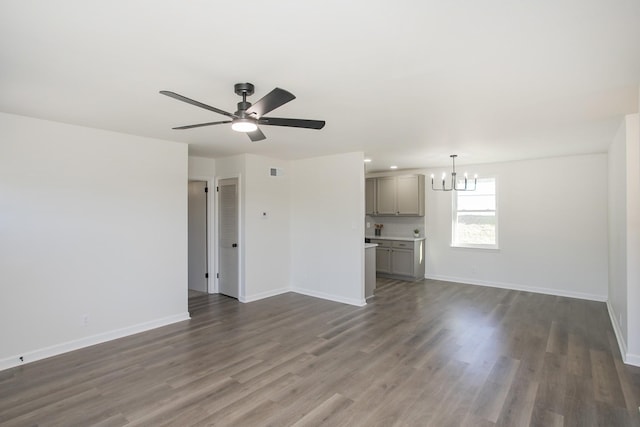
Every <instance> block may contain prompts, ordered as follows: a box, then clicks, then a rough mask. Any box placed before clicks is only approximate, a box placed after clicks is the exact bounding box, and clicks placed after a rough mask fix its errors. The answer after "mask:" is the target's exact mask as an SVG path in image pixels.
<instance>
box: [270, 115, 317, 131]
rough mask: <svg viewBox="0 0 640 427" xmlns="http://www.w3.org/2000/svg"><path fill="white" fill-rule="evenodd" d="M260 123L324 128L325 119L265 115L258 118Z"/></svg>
mask: <svg viewBox="0 0 640 427" xmlns="http://www.w3.org/2000/svg"><path fill="white" fill-rule="evenodd" d="M258 123H260V124H261V125H269V126H289V127H294V128H305V129H322V128H323V127H324V125H325V121H324V120H306V119H283V118H279V117H263V118H261V119H260V120H258Z"/></svg>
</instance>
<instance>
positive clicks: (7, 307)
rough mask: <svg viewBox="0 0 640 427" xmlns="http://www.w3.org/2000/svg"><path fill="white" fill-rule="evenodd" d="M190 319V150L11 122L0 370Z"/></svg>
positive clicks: (0, 215)
mask: <svg viewBox="0 0 640 427" xmlns="http://www.w3.org/2000/svg"><path fill="white" fill-rule="evenodd" d="M85 318H86V320H87V322H86V324H85V322H84V319H85ZM187 318H188V312H187V146H186V145H184V144H178V143H173V142H168V141H161V140H153V139H148V138H141V137H136V136H131V135H124V134H118V133H113V132H107V131H102V130H96V129H89V128H83V127H78V126H71V125H66V124H61V123H56V122H49V121H44V120H37V119H32V118H26V117H20V116H14V115H8V114H1V113H0V342H1V343H2V344H1V345H0V369H2V368H6V367H9V366H14V365H16V364H18V363H19V362H18V357H19V356H24V359H25V361H26V362H28V361H32V360H37V359H39V358H43V357H48V356H51V355H54V354H58V353H61V352H64V351H69V350H72V349H75V348H80V347H83V346H86V345H91V344H94V343H97V342H102V341H106V340H109V339H113V338H116V337H119V336H124V335H128V334H131V333H135V332H139V331H142V330H146V329H150V328H153V327H157V326H161V325H164V324H168V323H172V322H176V321H180V320H183V319H187Z"/></svg>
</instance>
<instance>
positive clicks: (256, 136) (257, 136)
mask: <svg viewBox="0 0 640 427" xmlns="http://www.w3.org/2000/svg"><path fill="white" fill-rule="evenodd" d="M247 135H248V136H249V138H250V139H251V141H253V142H256V141H262V140H263V139H267V137H266V136H264V133H262V131H261V130H260V128H258V129H256V130H254V131H253V132H247Z"/></svg>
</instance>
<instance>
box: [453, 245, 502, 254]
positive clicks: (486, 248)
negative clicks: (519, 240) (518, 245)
mask: <svg viewBox="0 0 640 427" xmlns="http://www.w3.org/2000/svg"><path fill="white" fill-rule="evenodd" d="M451 248H454V249H479V250H483V251H493V252H499V251H500V247H499V246H498V245H470V244H469V245H465V244H451Z"/></svg>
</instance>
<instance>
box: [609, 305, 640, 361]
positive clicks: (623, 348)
mask: <svg viewBox="0 0 640 427" xmlns="http://www.w3.org/2000/svg"><path fill="white" fill-rule="evenodd" d="M607 311H608V312H609V319H611V325H612V326H613V332H614V333H615V334H616V340H617V341H618V347H619V348H620V354H621V355H622V361H623V362H624V363H626V364H627V365H633V366H640V355H637V354H630V353H629V350H628V349H627V342H626V341H625V339H624V336H623V335H622V330H621V329H620V324H619V323H618V316H616V311H615V310H614V309H613V306H612V305H611V303H610V302H609V301H607Z"/></svg>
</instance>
